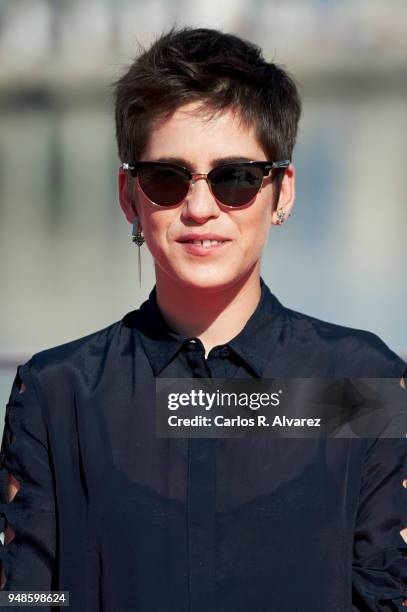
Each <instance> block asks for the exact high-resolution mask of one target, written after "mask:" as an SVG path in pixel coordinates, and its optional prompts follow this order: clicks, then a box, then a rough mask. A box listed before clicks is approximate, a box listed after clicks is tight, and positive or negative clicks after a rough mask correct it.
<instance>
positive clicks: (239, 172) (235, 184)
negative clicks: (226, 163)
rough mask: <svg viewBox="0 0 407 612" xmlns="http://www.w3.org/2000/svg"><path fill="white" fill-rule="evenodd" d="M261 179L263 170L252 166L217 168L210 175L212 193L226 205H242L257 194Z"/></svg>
mask: <svg viewBox="0 0 407 612" xmlns="http://www.w3.org/2000/svg"><path fill="white" fill-rule="evenodd" d="M262 181H263V172H262V170H261V169H260V168H256V167H253V166H235V167H234V166H231V167H230V168H219V170H218V171H216V172H213V173H212V175H211V187H212V193H213V195H214V196H215V198H216V199H217V200H219V202H222V203H223V204H227V205H228V206H243V205H244V204H248V202H251V200H253V198H255V196H256V195H257V193H258V191H259V189H260V187H261V184H262Z"/></svg>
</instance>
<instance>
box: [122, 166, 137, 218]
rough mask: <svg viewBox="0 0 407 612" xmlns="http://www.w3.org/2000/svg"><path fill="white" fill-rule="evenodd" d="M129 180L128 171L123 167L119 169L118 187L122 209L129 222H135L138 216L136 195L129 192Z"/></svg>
mask: <svg viewBox="0 0 407 612" xmlns="http://www.w3.org/2000/svg"><path fill="white" fill-rule="evenodd" d="M128 183H129V181H128V177H127V173H126V172H125V171H124V170H123V168H120V169H119V176H118V187H119V202H120V207H121V209H122V211H123V212H124V215H125V217H126V219H127V221H128V222H129V223H133V221H134V218H135V217H137V216H138V212H137V206H136V202H135V199H134V197H133V196H132V194H130V193H129V184H128Z"/></svg>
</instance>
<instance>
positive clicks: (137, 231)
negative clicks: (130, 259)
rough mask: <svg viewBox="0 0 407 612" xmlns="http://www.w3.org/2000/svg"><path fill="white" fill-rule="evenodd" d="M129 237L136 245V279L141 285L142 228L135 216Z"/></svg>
mask: <svg viewBox="0 0 407 612" xmlns="http://www.w3.org/2000/svg"><path fill="white" fill-rule="evenodd" d="M131 239H132V241H133V242H134V244H136V245H137V246H138V280H139V284H140V287H141V253H140V249H141V245H142V244H143V242H144V240H145V239H144V235H143V230H142V229H141V225H140V221H139V220H138V218H137V217H136V218H135V219H134V221H133V231H132V234H131Z"/></svg>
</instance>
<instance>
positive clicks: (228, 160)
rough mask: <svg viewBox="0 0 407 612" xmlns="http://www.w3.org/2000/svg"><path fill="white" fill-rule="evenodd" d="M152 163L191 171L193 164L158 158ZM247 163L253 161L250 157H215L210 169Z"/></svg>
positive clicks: (177, 159)
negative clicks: (222, 165)
mask: <svg viewBox="0 0 407 612" xmlns="http://www.w3.org/2000/svg"><path fill="white" fill-rule="evenodd" d="M149 161H153V160H149ZM154 161H157V162H167V163H169V164H180V165H181V166H185V168H192V169H193V164H191V162H189V161H188V160H187V159H185V158H183V157H158V158H157V159H155V160H154ZM248 161H253V159H251V158H250V157H243V156H239V155H229V156H227V157H217V158H216V159H213V160H212V161H211V168H214V167H215V166H219V165H221V164H231V163H238V162H248Z"/></svg>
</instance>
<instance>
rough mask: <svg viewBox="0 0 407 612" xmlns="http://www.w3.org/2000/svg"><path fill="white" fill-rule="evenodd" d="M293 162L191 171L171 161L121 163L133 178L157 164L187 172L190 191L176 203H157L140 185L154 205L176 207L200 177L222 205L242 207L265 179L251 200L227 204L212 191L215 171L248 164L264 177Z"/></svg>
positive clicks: (234, 163)
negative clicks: (141, 170)
mask: <svg viewBox="0 0 407 612" xmlns="http://www.w3.org/2000/svg"><path fill="white" fill-rule="evenodd" d="M290 164H291V160H289V159H285V160H282V161H247V162H231V163H228V164H220V165H219V166H215V168H212V169H211V170H210V171H209V172H206V173H205V172H191V171H190V170H189V169H188V168H186V167H185V166H182V165H181V164H175V163H170V162H160V161H157V162H156V161H140V162H123V163H122V164H121V166H120V167H121V168H122V170H124V171H126V172H130V174H131V175H132V177H133V178H136V177H137V176H138V171H139V170H140V169H142V168H149V167H150V168H151V167H152V166H154V167H157V166H161V167H163V168H174V169H175V170H178V171H182V172H183V173H184V174H185V177H186V178H187V179H188V181H189V187H188V191H187V192H186V194H185V196H184V197H183V198H182V199H181V200H180V201H179V202H177V203H175V204H157V203H156V202H153V201H152V200H150V198H149V197H148V195H147V194H146V193H145V192H144V191H143V188H142V187H141V185H140V182H139V185H140V189H141V190H142V191H143V193H144V195H145V196H146V198H148V199H149V200H150V202H151V203H152V204H154V206H158V207H159V208H174V207H175V206H179V205H180V204H181V203H182V202H183V201H184V200H185V198H186V197H187V196H188V194H189V192H190V190H191V186H192V185H193V184H194V183H195V181H196V180H198V179H201V178H203V179H205V180H206V183H207V185H208V187H209V190H210V192H211V194H212V196H213V197H214V198H215V200H216V201H217V202H219V203H220V204H221V205H222V206H226V207H227V208H232V209H233V208H242V207H243V206H247V204H249V202H253V201H254V199H255V198H256V196H257V194H258V193H259V191H260V190H261V188H262V186H263V180H262V182H261V184H260V187H259V189H258V190H257V192H256V194H255V196H254V197H253V198H252V200H249V202H246V203H245V204H238V205H233V204H225V203H224V202H222V201H221V200H218V198H217V197H216V196H215V194H214V193H213V191H212V186H211V178H210V177H211V175H213V173H214V172H218V171H219V170H221V169H223V168H225V169H228V168H230V167H231V166H233V167H234V168H236V167H238V168H244V167H247V166H251V167H255V168H259V169H260V170H261V171H262V172H263V179H264V178H265V177H266V176H268V175H269V174H270V172H271V170H281V169H285V168H288V166H289V165H290Z"/></svg>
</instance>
